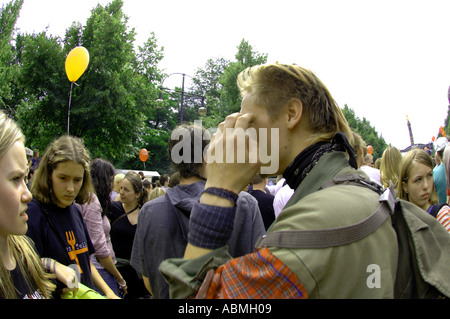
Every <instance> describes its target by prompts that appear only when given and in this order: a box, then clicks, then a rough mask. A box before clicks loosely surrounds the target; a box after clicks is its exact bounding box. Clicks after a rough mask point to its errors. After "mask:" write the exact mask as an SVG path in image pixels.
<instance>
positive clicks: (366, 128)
mask: <svg viewBox="0 0 450 319" xmlns="http://www.w3.org/2000/svg"><path fill="white" fill-rule="evenodd" d="M342 112H343V113H344V116H345V118H346V119H347V122H348V124H349V125H350V127H351V128H352V129H353V130H354V131H355V132H356V133H358V134H359V135H360V136H361V137H362V139H363V140H364V141H365V142H366V144H367V145H372V147H373V157H374V159H377V158H379V157H381V156H382V155H383V152H384V150H385V149H386V147H387V146H388V145H387V144H386V142H385V140H384V138H383V137H382V136H378V132H377V131H376V130H375V128H374V127H372V126H371V124H370V122H369V121H368V120H367V119H366V118H363V119H362V120H361V119H360V118H359V117H357V116H356V114H355V111H354V110H352V109H351V108H349V107H348V105H347V104H346V105H345V106H344V108H343V109H342Z"/></svg>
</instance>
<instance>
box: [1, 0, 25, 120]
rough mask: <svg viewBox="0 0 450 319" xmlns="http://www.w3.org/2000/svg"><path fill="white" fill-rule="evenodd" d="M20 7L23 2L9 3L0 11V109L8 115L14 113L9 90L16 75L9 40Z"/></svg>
mask: <svg viewBox="0 0 450 319" xmlns="http://www.w3.org/2000/svg"><path fill="white" fill-rule="evenodd" d="M22 5H23V0H17V1H11V2H10V3H8V4H7V5H6V6H5V5H2V8H1V11H0V109H5V111H6V112H7V113H8V114H10V115H14V113H15V107H14V106H13V105H12V103H11V98H12V93H11V90H12V85H13V80H14V79H15V78H16V76H17V73H18V65H17V64H15V63H14V54H13V47H12V45H11V40H12V38H13V33H14V26H15V25H16V22H17V18H18V17H19V13H20V9H21V8H22Z"/></svg>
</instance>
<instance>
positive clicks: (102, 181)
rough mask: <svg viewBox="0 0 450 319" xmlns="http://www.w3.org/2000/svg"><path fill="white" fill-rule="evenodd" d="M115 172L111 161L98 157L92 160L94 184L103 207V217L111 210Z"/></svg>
mask: <svg viewBox="0 0 450 319" xmlns="http://www.w3.org/2000/svg"><path fill="white" fill-rule="evenodd" d="M114 174H115V169H114V166H113V165H112V164H111V163H110V162H109V161H107V160H105V159H102V158H96V159H94V160H93V161H92V162H91V177H92V184H93V185H94V190H95V194H97V197H98V200H99V202H100V205H101V207H102V217H103V216H105V215H107V214H108V213H109V211H110V210H111V192H112V189H113V181H114Z"/></svg>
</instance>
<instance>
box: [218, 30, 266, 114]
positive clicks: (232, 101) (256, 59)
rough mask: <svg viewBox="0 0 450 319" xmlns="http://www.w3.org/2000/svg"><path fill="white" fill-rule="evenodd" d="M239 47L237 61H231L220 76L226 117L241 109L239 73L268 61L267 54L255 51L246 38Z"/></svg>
mask: <svg viewBox="0 0 450 319" xmlns="http://www.w3.org/2000/svg"><path fill="white" fill-rule="evenodd" d="M237 49H238V52H237V53H236V56H235V58H236V61H233V62H230V63H229V64H228V66H227V67H226V68H225V70H224V73H223V75H222V76H221V77H220V78H219V82H220V84H221V86H222V87H221V88H220V90H219V92H220V99H221V103H222V106H221V108H220V114H221V115H222V116H224V117H225V116H226V115H228V114H231V113H235V112H238V111H239V110H240V109H241V102H242V99H241V95H240V92H239V88H238V86H237V83H236V80H237V76H238V75H239V73H241V72H242V71H243V70H245V69H246V68H248V67H251V66H254V65H258V64H264V63H266V62H267V54H260V53H258V52H256V51H254V50H253V47H252V46H251V45H250V44H249V43H248V41H245V39H242V41H241V43H240V44H239V46H238V47H237Z"/></svg>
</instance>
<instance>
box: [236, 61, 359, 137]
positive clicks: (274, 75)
mask: <svg viewBox="0 0 450 319" xmlns="http://www.w3.org/2000/svg"><path fill="white" fill-rule="evenodd" d="M237 81H238V87H239V89H240V91H241V96H242V97H245V96H246V95H248V94H250V95H251V96H252V97H253V99H254V101H255V103H256V104H257V105H262V106H264V107H266V109H267V112H268V114H269V116H271V117H276V116H277V115H278V114H280V112H281V111H282V109H283V107H284V106H285V105H286V104H287V103H288V102H289V101H291V100H292V99H298V100H300V101H301V102H302V104H303V110H304V113H305V115H306V117H307V118H308V121H309V125H310V129H311V130H312V131H313V132H314V134H312V136H311V138H310V141H309V142H310V143H316V142H319V141H329V140H331V139H332V138H333V136H334V135H335V134H336V133H337V132H343V133H345V135H346V136H347V138H348V140H349V141H350V144H352V141H353V134H352V131H351V129H350V127H349V125H348V123H347V120H346V118H345V116H344V114H343V113H342V110H341V109H340V108H339V106H338V105H337V103H336V102H335V101H334V99H333V97H332V96H331V94H330V92H329V91H328V89H327V88H326V86H325V85H324V84H323V83H322V82H321V81H320V79H319V78H318V77H317V76H316V75H315V74H314V73H313V72H311V71H310V70H307V69H304V68H302V67H300V66H298V65H296V64H292V65H286V64H279V63H275V64H264V65H259V66H254V67H250V68H247V69H246V70H244V71H242V72H241V73H240V74H239V76H238V80H237Z"/></svg>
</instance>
